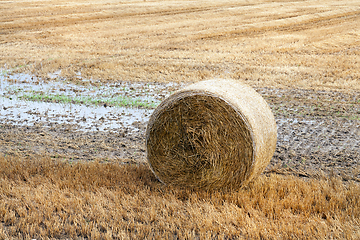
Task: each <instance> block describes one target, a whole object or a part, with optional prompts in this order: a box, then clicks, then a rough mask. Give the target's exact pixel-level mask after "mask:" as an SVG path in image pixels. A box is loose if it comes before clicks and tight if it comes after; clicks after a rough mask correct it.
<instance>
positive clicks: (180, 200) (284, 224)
mask: <svg viewBox="0 0 360 240" xmlns="http://www.w3.org/2000/svg"><path fill="white" fill-rule="evenodd" d="M0 166H1V168H0V198H1V201H0V239H11V238H15V239H16V238H29V239H30V238H35V239H48V238H72V239H74V238H77V239H86V238H91V239H114V238H115V239H145V238H148V239H151V238H155V239H194V238H200V239H244V238H251V239H275V238H281V239H299V238H302V239H307V238H309V239H325V238H329V239H330V238H342V239H358V238H359V237H360V222H359V218H360V187H359V185H358V184H355V183H349V184H347V185H344V184H343V182H342V181H340V180H339V179H336V178H331V179H321V180H316V179H305V180H304V179H300V178H297V177H294V176H279V175H274V174H272V175H268V176H265V175H261V176H260V177H259V179H258V181H256V182H254V183H251V184H250V185H249V186H248V187H246V188H242V189H240V190H238V191H234V192H222V191H212V192H208V191H194V190H181V189H179V188H174V187H170V186H165V185H163V184H161V183H160V182H159V181H157V180H156V178H155V177H154V175H153V174H152V172H151V171H150V170H149V168H148V166H146V165H122V164H118V163H111V164H105V163H99V162H88V163H84V162H79V163H76V164H69V163H67V162H62V161H54V160H51V159H50V158H43V159H38V160H26V159H17V158H14V157H6V158H4V157H0Z"/></svg>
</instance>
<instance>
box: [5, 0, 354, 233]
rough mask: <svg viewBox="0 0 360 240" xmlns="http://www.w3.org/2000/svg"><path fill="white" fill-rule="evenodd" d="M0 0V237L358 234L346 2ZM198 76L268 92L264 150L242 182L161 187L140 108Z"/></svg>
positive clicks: (145, 113) (349, 7) (350, 4)
mask: <svg viewBox="0 0 360 240" xmlns="http://www.w3.org/2000/svg"><path fill="white" fill-rule="evenodd" d="M0 9H1V11H0V12H1V15H0V239H24V238H25V239H31V238H36V239H48V238H52V239H54V238H56V239H65V238H78V239H89V238H91V239H139V238H140V239H141V238H145V237H146V238H148V239H166V238H169V239H222V238H223V239H249V238H251V239H276V238H281V239H299V238H300V239H307V238H309V239H326V238H327V239H334V238H336V239H359V238H360V222H359V218H360V209H359V206H360V187H359V184H360V161H359V160H360V24H359V23H360V4H359V3H358V1H355V0H353V1H349V0H345V1H338V0H324V1H319V0H308V1H291V0H278V1H272V0H255V1H245V0H244V1H242V0H241V1H219V0H215V1H159V0H153V1H150V0H146V1H143V0H142V1H113V0H108V1H98V0H97V1H95V0H89V1H83V0H78V1H71V0H67V1H65V0H64V1H62V0H49V1H37V0H27V1H1V2H0ZM210 78H232V79H235V80H237V81H241V82H245V83H246V84H248V85H250V86H252V87H253V88H254V89H255V90H256V91H257V92H258V93H259V94H260V95H261V96H262V97H263V98H264V99H265V100H266V101H267V102H268V103H269V106H270V108H271V110H272V112H273V113H274V116H275V120H276V123H277V127H278V136H277V146H276V150H275V154H274V157H273V158H272V159H271V162H270V164H269V166H268V167H267V168H266V170H265V173H264V174H262V175H261V176H260V178H259V179H258V180H257V181H255V182H252V183H251V184H250V185H249V186H247V187H245V188H242V189H240V190H238V191H234V192H223V191H215V190H214V191H200V190H199V191H194V190H186V189H181V188H175V187H170V186H164V185H163V184H161V183H160V182H158V180H156V178H155V176H154V175H153V174H152V173H151V171H150V170H149V168H148V165H147V163H146V151H145V149H146V147H145V131H146V126H147V123H148V120H149V116H150V115H151V113H152V112H153V110H154V108H155V107H156V106H157V105H158V104H159V103H160V102H161V101H162V100H164V99H165V98H166V97H167V96H169V95H170V94H171V93H173V92H174V91H176V90H178V89H181V88H183V87H185V86H187V85H188V84H190V83H193V82H197V81H200V80H203V79H210Z"/></svg>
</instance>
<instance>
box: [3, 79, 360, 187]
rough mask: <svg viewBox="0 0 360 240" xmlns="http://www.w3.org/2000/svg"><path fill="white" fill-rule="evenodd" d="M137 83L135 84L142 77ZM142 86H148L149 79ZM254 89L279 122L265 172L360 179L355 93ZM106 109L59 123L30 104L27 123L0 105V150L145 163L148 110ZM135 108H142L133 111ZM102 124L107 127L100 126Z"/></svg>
mask: <svg viewBox="0 0 360 240" xmlns="http://www.w3.org/2000/svg"><path fill="white" fill-rule="evenodd" d="M123 84H127V86H128V85H129V84H130V85H131V84H132V83H123ZM136 84H137V86H136V87H137V88H139V86H138V85H139V84H140V85H141V84H142V83H136ZM143 86H144V88H145V86H148V87H149V83H143ZM182 86H183V85H179V84H178V85H169V84H168V85H165V84H156V87H155V89H161V91H153V92H151V93H150V95H151V94H152V95H154V96H155V95H156V96H157V97H158V98H159V99H160V100H161V99H164V98H165V97H166V96H167V95H168V94H169V93H170V92H172V91H174V90H176V89H178V88H181V87H182ZM256 90H257V91H258V92H259V93H260V94H261V95H262V96H263V97H264V98H265V99H266V100H267V101H268V103H269V105H270V107H271V108H272V111H273V113H274V115H275V118H276V122H277V126H278V142H277V148H276V151H275V154H274V157H273V158H272V160H271V163H270V165H269V167H268V169H267V171H272V172H277V173H280V174H281V173H293V174H296V175H299V176H303V177H310V176H318V175H324V174H325V175H331V174H335V175H339V176H342V177H343V179H344V180H355V181H360V161H359V159H360V101H359V100H360V93H359V92H352V93H339V92H330V91H329V92H326V91H315V90H301V89H270V88H256ZM160 92H161V93H160ZM166 93H168V94H166ZM147 94H149V92H147ZM3 95H4V94H3ZM5 99H8V98H6V97H5ZM30 103H31V102H30ZM33 104H34V106H35V105H36V103H35V102H33ZM8 108H9V106H8ZM102 108H104V107H103V106H102ZM109 108H110V109H111V111H112V112H111V114H110V113H109V114H108V113H107V114H104V115H102V116H101V117H100V116H99V115H97V116H96V115H95V116H93V117H91V116H90V115H89V116H87V115H84V116H82V115H80V114H76V113H74V112H73V113H71V112H70V113H69V112H68V113H67V114H65V115H67V118H66V119H65V120H64V119H63V120H62V121H61V122H59V116H58V115H56V114H52V115H51V114H48V115H46V116H44V113H43V112H41V111H35V110H34V111H32V112H31V113H32V115H35V117H36V116H37V117H38V118H37V119H33V120H32V121H30V120H29V119H24V118H23V117H22V115H20V114H19V117H18V118H16V116H12V112H11V111H10V110H11V108H9V109H6V110H4V109H2V115H4V113H7V117H6V118H1V119H0V121H1V122H0V152H1V154H3V155H14V156H19V157H30V158H36V157H38V156H49V157H51V158H54V159H63V160H64V161H70V162H73V161H90V160H99V161H111V162H121V163H131V162H132V163H146V146H145V131H146V125H147V121H148V118H149V115H150V114H151V112H152V111H153V109H147V110H144V109H136V108H128V109H130V110H129V112H127V113H126V114H124V110H123V109H121V108H117V107H112V106H107V109H109ZM138 111H140V112H141V111H145V112H142V115H141V114H140V115H139V112H138ZM14 114H16V113H14ZM14 114H13V115H14ZM132 114H134V115H137V118H133V119H131V120H129V119H127V120H124V118H123V117H124V115H126V116H129V115H132ZM122 121H124V122H123V123H122ZM86 123H88V124H86ZM112 123H114V125H112ZM84 124H85V125H84ZM105 124H107V125H106V126H112V127H104V126H103V125H105Z"/></svg>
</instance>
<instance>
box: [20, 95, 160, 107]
mask: <svg viewBox="0 0 360 240" xmlns="http://www.w3.org/2000/svg"><path fill="white" fill-rule="evenodd" d="M18 98H19V99H23V100H28V101H40V102H55V103H68V104H85V105H95V106H99V105H106V106H112V107H134V108H148V109H153V108H155V107H157V105H159V102H154V101H147V100H142V99H139V98H131V97H126V96H117V97H114V98H101V97H92V96H68V95H61V94H46V93H31V94H24V95H21V96H18Z"/></svg>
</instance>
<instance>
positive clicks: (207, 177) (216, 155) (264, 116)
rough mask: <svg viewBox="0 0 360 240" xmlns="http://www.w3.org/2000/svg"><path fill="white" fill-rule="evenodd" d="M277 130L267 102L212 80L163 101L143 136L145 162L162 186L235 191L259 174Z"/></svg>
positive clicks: (246, 89) (250, 91) (238, 85)
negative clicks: (145, 148)
mask: <svg viewBox="0 0 360 240" xmlns="http://www.w3.org/2000/svg"><path fill="white" fill-rule="evenodd" d="M276 136H277V129H276V123H275V120H274V116H273V114H272V113H271V110H270V108H269V106H268V105H267V103H266V102H265V100H264V99H263V98H262V97H261V96H260V95H259V94H258V93H257V92H255V91H254V90H253V89H252V88H251V87H248V86H246V85H244V84H241V83H239V82H236V81H232V80H222V79H214V80H208V81H202V82H198V83H195V84H192V85H190V86H188V87H186V88H185V89H182V90H180V91H177V92H175V93H174V94H172V95H171V96H170V97H169V98H167V99H166V100H164V101H163V102H162V103H161V104H160V105H159V106H158V107H157V108H156V109H155V111H154V113H153V114H152V116H151V118H150V120H149V124H148V127H147V132H146V145H147V157H148V161H149V164H150V167H151V169H152V171H153V172H154V174H155V175H156V176H157V178H158V179H159V180H160V181H162V182H164V183H165V184H170V185H177V186H181V187H189V188H194V189H234V188H239V187H240V186H243V185H244V184H246V183H248V182H249V181H251V180H252V179H254V178H255V177H256V176H258V175H259V174H261V173H262V171H263V170H264V169H265V167H266V166H267V165H268V163H269V161H270V159H271V158H272V156H273V154H274V151H275V146H276Z"/></svg>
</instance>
